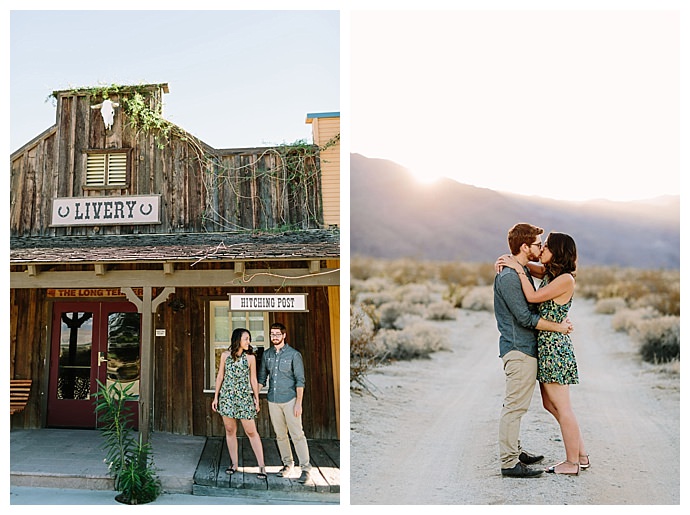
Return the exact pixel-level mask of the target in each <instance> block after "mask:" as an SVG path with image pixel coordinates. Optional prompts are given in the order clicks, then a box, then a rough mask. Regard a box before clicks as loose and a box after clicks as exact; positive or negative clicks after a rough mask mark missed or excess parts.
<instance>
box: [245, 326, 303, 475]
mask: <svg viewBox="0 0 690 515" xmlns="http://www.w3.org/2000/svg"><path fill="white" fill-rule="evenodd" d="M269 334H270V338H271V343H272V344H273V345H272V346H271V348H270V349H268V350H267V351H265V352H264V353H263V357H262V359H261V365H260V366H259V375H258V383H259V388H263V385H265V384H266V379H267V378H269V382H268V413H269V416H270V417H271V424H272V425H273V430H274V431H275V433H276V441H277V443H278V450H279V451H280V458H281V460H282V462H283V468H282V469H281V470H280V472H278V476H279V477H289V476H290V474H291V473H292V470H293V468H294V466H295V460H294V459H293V457H292V449H291V448H290V440H289V439H288V432H289V433H290V437H291V438H292V443H293V445H294V446H295V452H296V453H297V457H298V458H299V465H300V469H301V471H302V473H301V474H300V477H299V482H300V483H306V482H307V481H308V480H309V474H310V471H311V465H310V463H309V447H308V446H307V438H306V436H304V431H303V430H302V399H303V398H304V383H305V381H304V363H303V362H302V355H301V354H300V353H299V351H297V350H295V349H294V348H292V347H290V346H289V345H288V344H287V342H286V341H285V337H286V336H287V329H286V328H285V326H284V325H283V324H281V323H278V322H276V323H275V324H273V325H271V330H270V333H269Z"/></svg>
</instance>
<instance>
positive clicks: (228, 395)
mask: <svg viewBox="0 0 690 515" xmlns="http://www.w3.org/2000/svg"><path fill="white" fill-rule="evenodd" d="M218 413H220V414H221V415H223V416H224V417H230V418H236V419H241V420H251V419H254V418H256V406H255V405H254V394H253V393H252V385H251V383H250V382H249V361H247V355H246V354H245V353H242V356H240V359H238V360H235V359H233V358H232V356H228V357H227V358H226V360H225V372H224V375H223V384H221V386H220V392H219V394H218Z"/></svg>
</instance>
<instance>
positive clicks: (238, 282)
mask: <svg viewBox="0 0 690 515" xmlns="http://www.w3.org/2000/svg"><path fill="white" fill-rule="evenodd" d="M339 271H340V269H338V268H324V269H321V270H320V272H319V273H318V274H310V273H309V272H308V271H307V269H306V268H281V269H277V268H274V269H272V270H269V269H260V270H259V269H248V270H245V273H244V275H243V276H237V275H236V274H235V273H234V271H233V270H177V271H176V272H175V273H174V274H167V275H166V274H165V273H164V272H163V270H110V271H109V272H108V273H107V274H105V275H102V276H97V275H95V274H94V273H93V272H66V271H64V272H63V271H52V272H47V271H44V272H41V273H40V274H39V275H35V276H30V275H29V274H28V273H27V272H10V288H108V287H112V288H119V287H121V286H122V285H123V284H125V285H130V286H141V287H144V286H152V287H166V286H172V287H178V288H195V287H200V288H202V287H212V286H219V287H232V286H237V287H243V286H268V287H280V286H339V285H340V274H339Z"/></svg>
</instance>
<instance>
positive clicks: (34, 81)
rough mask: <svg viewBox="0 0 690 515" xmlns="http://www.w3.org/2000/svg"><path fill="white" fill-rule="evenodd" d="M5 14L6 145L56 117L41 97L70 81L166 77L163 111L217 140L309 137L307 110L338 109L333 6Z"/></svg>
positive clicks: (219, 144) (258, 142)
mask: <svg viewBox="0 0 690 515" xmlns="http://www.w3.org/2000/svg"><path fill="white" fill-rule="evenodd" d="M12 4H14V5H13V8H14V9H21V8H25V6H29V5H31V4H34V5H35V4H43V5H47V6H48V8H51V6H56V7H55V8H58V9H59V8H60V7H62V5H63V4H64V5H70V6H72V9H74V8H75V6H77V5H81V8H84V6H85V7H86V8H87V9H88V8H89V7H101V6H100V5H98V4H94V3H93V2H90V3H87V2H80V3H79V4H77V3H76V2H54V3H50V2H27V3H19V2H16V1H14V2H12ZM123 4H124V5H135V6H138V7H135V9H136V8H142V7H148V8H151V6H152V5H153V6H156V5H161V3H158V4H156V3H153V2H143V1H142V2H136V3H135V2H124V3H123ZM123 4H120V3H118V4H117V5H118V6H120V5H123ZM109 5H110V4H108V6H109ZM169 5H171V6H175V5H180V2H172V3H171V4H169ZM184 5H186V6H187V7H190V6H191V7H193V6H202V5H223V4H222V3H219V2H215V3H213V2H211V3H209V2H203V1H200V2H196V3H191V2H187V3H184ZM106 7H107V6H106ZM8 18H9V23H10V38H9V43H10V116H11V125H10V145H9V146H10V152H12V151H14V150H16V149H17V148H19V147H20V146H21V145H23V144H24V143H26V142H28V141H30V140H31V139H32V138H34V137H35V136H37V135H39V134H40V133H41V132H43V131H44V130H45V129H47V128H48V127H50V126H51V125H53V124H54V123H55V106H54V103H53V102H52V101H48V102H46V98H47V97H48V96H49V95H50V94H51V93H52V92H53V91H55V90H63V89H70V88H72V87H84V86H98V85H108V84H113V83H116V84H141V83H163V82H165V83H168V84H169V88H170V92H169V93H168V94H167V95H164V97H163V101H164V116H165V117H166V118H167V119H168V120H170V121H171V122H173V123H175V124H177V125H179V126H180V127H182V128H183V129H185V130H186V131H188V132H190V133H191V134H193V135H195V136H197V137H199V138H200V139H202V140H203V141H204V142H206V143H208V144H210V145H211V146H213V147H216V148H233V147H248V146H262V145H270V144H280V143H292V142H294V141H296V140H299V139H307V140H309V141H311V129H312V127H311V125H309V124H306V123H305V119H306V115H307V114H308V113H320V112H339V111H340V19H339V18H340V13H339V12H338V11H337V10H331V11H304V10H299V11H297V10H296V11H268V10H267V11H237V10H235V11H231V10H222V11H212V10H195V11H174V10H173V11H162V10H153V11H143V10H121V11H79V10H56V11H45V10H31V11H21V10H14V11H11V12H10V13H9V15H8Z"/></svg>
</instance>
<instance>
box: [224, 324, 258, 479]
mask: <svg viewBox="0 0 690 515" xmlns="http://www.w3.org/2000/svg"><path fill="white" fill-rule="evenodd" d="M251 341H252V336H251V333H250V332H249V331H248V330H247V329H235V330H234V331H233V332H232V337H231V338H230V349H229V350H226V351H225V352H223V353H222V354H221V355H220V364H219V366H218V375H217V376H216V394H215V396H214V397H213V402H212V403H211V408H212V409H213V411H216V412H218V413H219V414H220V415H222V416H223V425H224V426H225V441H226V443H227V445H228V452H229V454H230V462H231V463H230V466H229V467H228V468H227V470H226V471H225V472H226V473H227V474H234V473H235V472H236V471H237V463H238V449H237V420H241V421H242V428H243V429H244V433H245V434H246V435H247V438H248V439H249V443H250V444H251V446H252V450H253V451H254V455H255V456H256V461H257V463H258V464H259V474H258V477H259V478H260V479H266V466H265V464H264V451H263V447H262V446H261V437H260V436H259V433H258V431H257V430H256V422H255V421H254V419H255V418H256V416H257V414H258V413H259V383H258V382H257V381H256V356H254V354H253V353H252V350H251V345H250V342H251Z"/></svg>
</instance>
